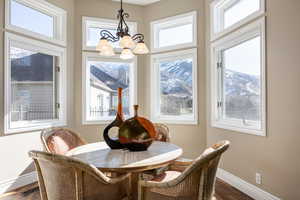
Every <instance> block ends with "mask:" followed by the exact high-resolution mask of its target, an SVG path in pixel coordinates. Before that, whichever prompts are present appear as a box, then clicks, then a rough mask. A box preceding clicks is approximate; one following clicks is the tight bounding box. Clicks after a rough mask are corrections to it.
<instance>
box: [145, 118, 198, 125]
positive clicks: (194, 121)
mask: <svg viewBox="0 0 300 200" xmlns="http://www.w3.org/2000/svg"><path fill="white" fill-rule="evenodd" d="M151 121H152V122H153V123H164V124H174V125H198V120H197V119H191V120H184V118H182V119H178V118H177V119H166V118H165V119H164V118H156V119H155V118H152V119H151Z"/></svg>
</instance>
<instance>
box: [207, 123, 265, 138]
mask: <svg viewBox="0 0 300 200" xmlns="http://www.w3.org/2000/svg"><path fill="white" fill-rule="evenodd" d="M211 127H213V128H220V129H224V130H230V131H235V132H239V133H245V134H250V135H257V136H262V137H266V131H265V130H258V129H254V128H246V127H241V126H236V125H233V124H227V123H226V124H225V123H222V122H219V121H215V122H213V123H212V124H211Z"/></svg>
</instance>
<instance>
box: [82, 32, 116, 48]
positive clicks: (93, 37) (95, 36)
mask: <svg viewBox="0 0 300 200" xmlns="http://www.w3.org/2000/svg"><path fill="white" fill-rule="evenodd" d="M102 30H108V31H109V32H111V33H112V34H113V35H114V36H115V35H116V33H117V30H116V29H103V28H97V27H89V28H88V33H87V46H91V47H95V46H97V44H98V42H99V40H100V37H101V36H100V32H101V31H102ZM119 43H120V42H119V41H117V42H113V43H111V44H112V46H113V47H114V48H120V45H119Z"/></svg>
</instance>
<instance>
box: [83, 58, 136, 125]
mask: <svg viewBox="0 0 300 200" xmlns="http://www.w3.org/2000/svg"><path fill="white" fill-rule="evenodd" d="M91 60H93V61H99V62H120V63H131V64H132V68H131V70H130V75H131V79H130V82H129V83H130V84H129V87H130V97H129V98H130V105H129V106H130V116H132V115H133V113H134V110H133V105H135V104H137V102H138V97H137V57H135V58H133V59H131V60H122V59H120V57H119V56H118V55H115V56H113V57H110V58H108V57H104V56H100V55H99V54H98V53H94V52H82V74H83V78H82V94H83V95H82V102H83V106H82V124H83V125H99V124H100V125H101V124H109V123H110V122H111V121H112V120H113V119H114V118H115V117H114V116H112V117H111V118H106V119H103V120H98V119H97V120H90V119H88V116H87V113H88V110H89V109H88V107H87V106H88V102H89V95H86V94H87V92H88V90H89V86H90V82H89V79H88V78H87V74H89V73H90V70H89V67H88V66H87V62H88V61H91ZM126 117H129V116H126Z"/></svg>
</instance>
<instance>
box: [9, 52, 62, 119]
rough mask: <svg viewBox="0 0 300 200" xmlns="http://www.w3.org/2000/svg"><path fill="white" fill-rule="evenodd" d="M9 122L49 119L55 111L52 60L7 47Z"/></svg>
mask: <svg viewBox="0 0 300 200" xmlns="http://www.w3.org/2000/svg"><path fill="white" fill-rule="evenodd" d="M10 64H11V83H10V86H11V104H10V107H11V122H13V123H14V122H19V123H22V122H26V121H34V120H50V119H55V118H57V116H56V112H55V110H56V109H55V73H54V64H55V57H54V56H51V55H46V54H42V53H39V52H32V51H28V50H25V49H21V48H17V47H10Z"/></svg>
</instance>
